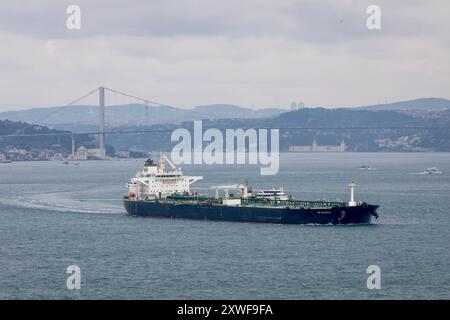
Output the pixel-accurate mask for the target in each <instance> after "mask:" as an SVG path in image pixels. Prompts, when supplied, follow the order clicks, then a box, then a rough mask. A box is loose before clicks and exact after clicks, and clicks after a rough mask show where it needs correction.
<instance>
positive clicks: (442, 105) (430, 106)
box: [354, 98, 450, 111]
mask: <svg viewBox="0 0 450 320" xmlns="http://www.w3.org/2000/svg"><path fill="white" fill-rule="evenodd" d="M354 109H363V110H372V111H378V110H425V111H439V110H445V109H450V100H448V99H443V98H421V99H415V100H407V101H399V102H394V103H386V104H375V105H370V106H363V107H356V108H354Z"/></svg>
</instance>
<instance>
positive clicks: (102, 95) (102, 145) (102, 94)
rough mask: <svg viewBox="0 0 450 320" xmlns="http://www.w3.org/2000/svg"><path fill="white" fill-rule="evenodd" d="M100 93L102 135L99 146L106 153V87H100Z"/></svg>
mask: <svg viewBox="0 0 450 320" xmlns="http://www.w3.org/2000/svg"><path fill="white" fill-rule="evenodd" d="M98 93H99V107H100V130H99V131H100V136H99V148H100V149H101V150H103V151H104V152H105V154H106V150H105V149H106V148H105V88H104V87H100V88H98Z"/></svg>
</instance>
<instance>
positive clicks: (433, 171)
mask: <svg viewBox="0 0 450 320" xmlns="http://www.w3.org/2000/svg"><path fill="white" fill-rule="evenodd" d="M411 174H442V171H441V170H439V169H438V168H437V167H430V168H425V170H424V171H422V172H417V173H411Z"/></svg>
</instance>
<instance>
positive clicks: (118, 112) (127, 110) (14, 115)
mask: <svg viewBox="0 0 450 320" xmlns="http://www.w3.org/2000/svg"><path fill="white" fill-rule="evenodd" d="M285 111H286V110H283V109H275V108H272V109H259V110H253V109H250V108H245V107H239V106H235V105H229V104H214V105H205V106H198V107H195V108H192V109H180V108H174V107H169V106H161V107H148V110H146V106H145V105H143V104H127V105H113V106H107V109H106V125H107V126H108V127H117V126H123V125H152V124H165V123H181V122H183V121H192V120H198V119H219V118H240V119H242V118H246V119H251V118H268V117H272V116H275V115H278V114H280V113H282V112H285ZM0 119H9V120H13V121H24V122H29V123H38V124H41V125H46V126H51V127H54V128H59V129H68V130H74V131H78V132H80V131H86V130H92V129H94V128H95V129H97V128H98V123H99V109H98V107H97V106H88V105H79V106H69V107H49V108H33V109H28V110H19V111H6V112H1V113H0Z"/></svg>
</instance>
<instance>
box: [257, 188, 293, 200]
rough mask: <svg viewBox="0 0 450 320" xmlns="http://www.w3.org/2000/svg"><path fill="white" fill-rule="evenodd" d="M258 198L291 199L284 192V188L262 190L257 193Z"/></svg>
mask: <svg viewBox="0 0 450 320" xmlns="http://www.w3.org/2000/svg"><path fill="white" fill-rule="evenodd" d="M256 198H259V199H267V200H272V201H274V200H281V201H286V200H289V197H288V196H287V195H286V194H285V193H284V191H283V188H280V189H272V190H261V191H260V192H258V193H257V194H256Z"/></svg>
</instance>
